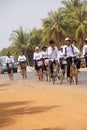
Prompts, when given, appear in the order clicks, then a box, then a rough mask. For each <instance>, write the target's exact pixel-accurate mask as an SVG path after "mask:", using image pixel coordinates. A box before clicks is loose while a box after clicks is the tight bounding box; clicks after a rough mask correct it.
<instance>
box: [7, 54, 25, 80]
mask: <svg viewBox="0 0 87 130" xmlns="http://www.w3.org/2000/svg"><path fill="white" fill-rule="evenodd" d="M17 61H18V65H19V67H20V70H21V74H22V75H23V78H27V72H26V63H27V58H26V56H25V54H24V51H21V53H20V55H19V57H18V60H17ZM14 62H15V61H14V59H13V58H11V55H10V53H8V54H7V56H6V64H7V68H8V74H9V77H10V79H13V71H14ZM23 70H24V73H23Z"/></svg>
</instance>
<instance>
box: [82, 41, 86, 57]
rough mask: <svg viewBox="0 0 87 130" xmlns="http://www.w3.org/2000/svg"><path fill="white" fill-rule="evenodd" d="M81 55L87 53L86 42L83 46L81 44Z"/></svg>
mask: <svg viewBox="0 0 87 130" xmlns="http://www.w3.org/2000/svg"><path fill="white" fill-rule="evenodd" d="M82 51H83V55H85V54H86V53H87V44H85V45H84V46H83V50H82Z"/></svg>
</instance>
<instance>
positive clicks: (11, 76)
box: [8, 63, 13, 80]
mask: <svg viewBox="0 0 87 130" xmlns="http://www.w3.org/2000/svg"><path fill="white" fill-rule="evenodd" d="M8 69H9V77H10V79H11V80H13V63H8Z"/></svg>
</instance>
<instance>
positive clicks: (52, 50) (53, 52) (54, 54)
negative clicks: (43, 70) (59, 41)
mask: <svg viewBox="0 0 87 130" xmlns="http://www.w3.org/2000/svg"><path fill="white" fill-rule="evenodd" d="M49 44H50V47H48V57H49V58H50V59H49V64H50V73H51V75H53V72H54V69H53V64H56V63H57V58H58V48H57V47H56V46H55V41H54V40H50V41H49Z"/></svg>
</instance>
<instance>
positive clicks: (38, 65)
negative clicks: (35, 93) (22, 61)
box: [37, 60, 43, 80]
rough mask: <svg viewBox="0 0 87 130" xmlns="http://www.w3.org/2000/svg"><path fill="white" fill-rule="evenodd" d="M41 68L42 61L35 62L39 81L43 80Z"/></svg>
mask: <svg viewBox="0 0 87 130" xmlns="http://www.w3.org/2000/svg"><path fill="white" fill-rule="evenodd" d="M42 66H43V62H42V60H39V61H37V67H38V68H39V70H38V78H39V80H43V69H42Z"/></svg>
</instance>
